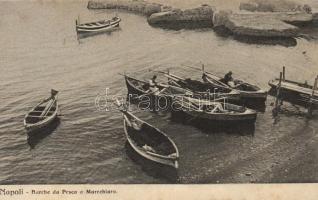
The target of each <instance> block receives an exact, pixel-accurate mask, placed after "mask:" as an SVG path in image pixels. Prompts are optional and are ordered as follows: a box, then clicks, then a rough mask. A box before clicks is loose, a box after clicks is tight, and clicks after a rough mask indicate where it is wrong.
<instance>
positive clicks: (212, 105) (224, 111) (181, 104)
mask: <svg viewBox="0 0 318 200" xmlns="http://www.w3.org/2000/svg"><path fill="white" fill-rule="evenodd" d="M175 104H176V105H177V106H176V107H175V108H176V109H175V111H177V112H178V111H182V112H184V113H186V114H188V115H190V116H192V117H194V118H198V119H203V120H212V121H222V122H242V121H252V122H255V120H256V116H257V112H256V111H254V110H252V109H249V108H245V107H243V106H237V105H234V104H229V103H224V102H214V101H206V100H200V99H194V98H191V97H178V98H176V99H175Z"/></svg>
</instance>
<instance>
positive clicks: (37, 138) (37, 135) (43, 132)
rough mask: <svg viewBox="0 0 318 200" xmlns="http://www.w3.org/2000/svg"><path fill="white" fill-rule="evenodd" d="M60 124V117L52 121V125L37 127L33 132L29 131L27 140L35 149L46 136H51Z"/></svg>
mask: <svg viewBox="0 0 318 200" xmlns="http://www.w3.org/2000/svg"><path fill="white" fill-rule="evenodd" d="M59 124H60V119H59V118H56V119H55V120H53V121H52V123H51V124H50V125H48V126H47V127H45V128H41V129H37V130H36V131H33V132H32V133H29V132H28V139H27V142H28V144H29V145H30V147H31V149H33V148H34V147H35V146H36V145H37V144H38V143H40V142H41V140H43V139H44V138H46V137H47V136H49V135H50V134H51V133H52V132H53V131H54V130H55V129H56V128H57V127H58V126H59Z"/></svg>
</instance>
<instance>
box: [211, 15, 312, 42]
mask: <svg viewBox="0 0 318 200" xmlns="http://www.w3.org/2000/svg"><path fill="white" fill-rule="evenodd" d="M305 18H306V17H304V16H298V17H297V16H296V15H295V16H294V15H292V14H286V13H280V14H268V13H239V14H238V13H236V14H233V13H231V12H225V11H223V12H217V13H215V16H214V18H213V20H214V26H215V27H216V26H224V27H225V28H227V29H228V30H230V31H231V32H232V33H234V34H236V35H244V36H253V37H296V36H298V35H299V28H298V27H297V26H294V25H292V24H289V23H286V22H285V21H288V22H290V23H291V22H299V21H301V20H303V21H306V20H305ZM307 20H308V19H307Z"/></svg>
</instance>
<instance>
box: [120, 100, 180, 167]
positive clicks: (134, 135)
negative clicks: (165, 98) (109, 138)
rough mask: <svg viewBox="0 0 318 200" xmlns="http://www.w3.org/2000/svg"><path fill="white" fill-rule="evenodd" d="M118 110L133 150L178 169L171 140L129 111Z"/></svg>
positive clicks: (162, 164)
mask: <svg viewBox="0 0 318 200" xmlns="http://www.w3.org/2000/svg"><path fill="white" fill-rule="evenodd" d="M117 104H119V102H117ZM120 111H121V112H122V113H123V117H124V131H125V135H126V138H127V141H128V143H129V145H130V146H131V147H132V149H133V151H134V152H135V153H137V154H139V155H140V156H142V157H143V158H145V159H147V160H150V161H152V162H154V163H156V164H159V165H161V166H165V167H170V168H172V169H178V167H179V166H178V159H179V151H178V148H177V146H176V144H175V143H174V142H173V140H172V139H170V138H169V137H168V136H167V135H166V134H165V133H164V132H162V131H161V130H159V129H157V128H155V127H153V126H152V125H150V124H148V123H147V122H145V121H143V120H141V119H139V118H138V117H136V116H135V115H133V114H132V113H130V112H129V111H126V110H124V109H120Z"/></svg>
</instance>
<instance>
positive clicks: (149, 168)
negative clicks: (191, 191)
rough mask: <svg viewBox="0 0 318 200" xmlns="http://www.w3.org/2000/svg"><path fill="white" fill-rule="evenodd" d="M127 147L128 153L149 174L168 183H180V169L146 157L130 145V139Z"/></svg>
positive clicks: (126, 144)
mask: <svg viewBox="0 0 318 200" xmlns="http://www.w3.org/2000/svg"><path fill="white" fill-rule="evenodd" d="M125 149H126V153H127V155H128V156H129V157H130V159H132V160H133V161H134V162H135V163H137V164H139V165H140V166H141V169H142V170H143V171H144V172H145V173H147V174H148V175H149V176H152V177H154V178H159V179H164V180H166V181H167V182H168V183H178V179H179V177H178V170H177V169H175V168H173V167H170V166H165V165H162V164H159V163H155V162H153V161H151V160H148V159H146V158H144V157H143V156H141V155H139V154H138V153H137V152H136V151H134V149H133V148H132V147H131V146H130V145H129V143H128V141H126V143H125Z"/></svg>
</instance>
